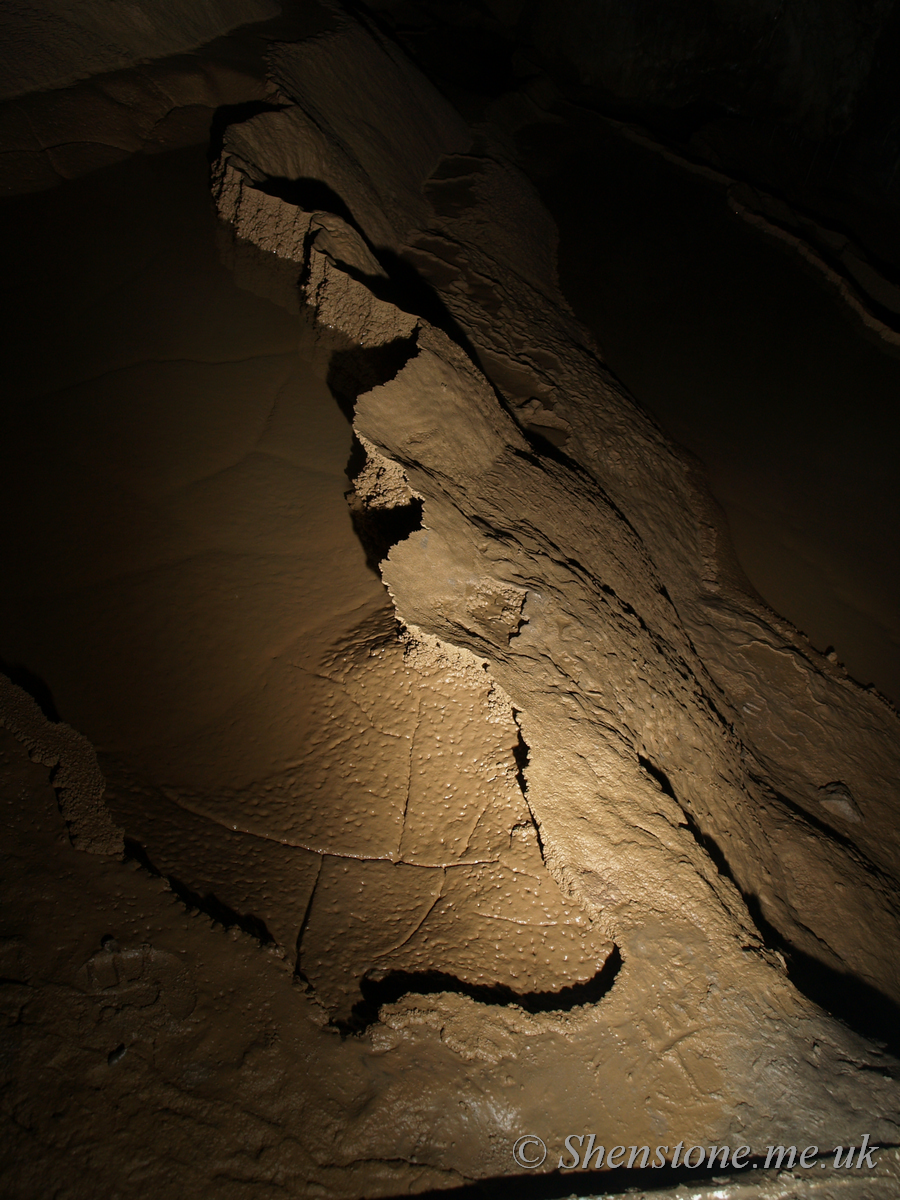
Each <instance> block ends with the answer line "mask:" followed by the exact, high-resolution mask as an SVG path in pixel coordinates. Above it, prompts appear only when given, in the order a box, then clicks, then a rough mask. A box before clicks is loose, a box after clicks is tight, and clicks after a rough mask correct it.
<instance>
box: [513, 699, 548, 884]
mask: <svg viewBox="0 0 900 1200" xmlns="http://www.w3.org/2000/svg"><path fill="white" fill-rule="evenodd" d="M512 715H513V720H514V721H515V723H516V744H515V745H514V746H513V758H514V759H515V762H516V783H517V784H518V785H519V791H520V792H521V793H522V799H523V800H524V801H525V806H526V808H527V809H528V815H529V816H530V817H531V824H532V825H533V826H534V834H535V837H536V838H537V844H538V850H539V851H540V853H541V861H542V862H544V863H546V861H547V856H546V854H545V853H544V840H543V838H542V837H541V827H540V825H539V824H538V822H537V818H536V817H535V815H534V811H533V809H532V807H531V804H530V803H529V801H528V780H527V779H526V777H525V772H526V771H527V769H528V761H529V758H530V756H531V751H530V749H529V746H528V743H527V742H526V741H525V738H524V737H523V736H522V726H521V725H520V724H519V715H520V714H519V710H518V709H517V708H514V709H513V710H512Z"/></svg>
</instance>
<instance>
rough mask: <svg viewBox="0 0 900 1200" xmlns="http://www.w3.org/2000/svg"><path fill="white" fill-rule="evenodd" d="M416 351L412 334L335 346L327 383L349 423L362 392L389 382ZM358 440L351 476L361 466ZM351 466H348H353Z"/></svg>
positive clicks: (416, 346) (350, 470) (352, 458)
mask: <svg viewBox="0 0 900 1200" xmlns="http://www.w3.org/2000/svg"><path fill="white" fill-rule="evenodd" d="M417 352H418V345H417V341H416V337H415V335H413V336H412V337H409V338H397V339H395V340H394V341H393V342H386V343H385V345H383V346H369V347H362V346H351V347H349V348H347V349H346V350H335V351H334V352H333V353H332V355H331V360H330V362H329V365H328V377H327V383H328V387H329V388H330V389H331V394H332V395H333V396H334V398H335V400H336V401H337V405H338V407H339V408H340V410H341V412H342V413H343V414H344V416H345V417H346V418H347V420H348V421H349V422H350V423H351V424H352V422H353V412H354V409H355V407H356V401H357V400H358V399H359V397H360V396H361V395H363V393H364V392H369V391H371V390H372V388H375V387H380V386H381V385H382V384H385V383H388V382H390V380H392V379H394V378H395V377H396V376H397V375H398V374H399V373H400V371H402V370H403V368H404V367H405V366H406V364H407V363H408V362H409V361H410V359H411V358H414V357H415V355H416V354H417ZM358 447H359V442H358V441H355V442H354V451H353V453H351V456H350V464H349V465H348V468H347V474H348V475H349V476H350V478H351V479H352V478H353V476H354V474H356V472H357V471H358V469H359V467H361V466H362V460H361V459H360V458H359V453H360V451H359V450H358ZM354 467H355V470H354V469H351V468H354Z"/></svg>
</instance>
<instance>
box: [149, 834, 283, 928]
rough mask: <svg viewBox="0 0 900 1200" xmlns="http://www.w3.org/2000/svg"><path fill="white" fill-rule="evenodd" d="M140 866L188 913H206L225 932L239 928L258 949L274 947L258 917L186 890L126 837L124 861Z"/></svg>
mask: <svg viewBox="0 0 900 1200" xmlns="http://www.w3.org/2000/svg"><path fill="white" fill-rule="evenodd" d="M129 859H130V860H131V861H132V862H137V863H140V865H141V866H142V867H143V868H144V869H145V870H146V871H149V872H150V874H151V875H155V876H156V877H157V878H158V879H165V881H166V883H167V884H168V885H169V887H170V888H171V889H172V891H173V892H174V893H175V895H176V896H177V897H178V899H179V900H180V901H181V902H182V904H184V905H185V906H186V907H187V908H188V909H189V910H190V911H197V912H202V913H205V914H206V915H207V916H208V917H210V918H211V919H212V920H213V921H215V922H216V923H217V924H218V925H221V926H222V927H223V928H224V929H235V928H237V929H240V930H242V931H243V932H244V933H247V934H249V935H250V937H252V938H255V939H256V940H257V941H258V942H259V943H260V945H261V946H271V945H274V943H275V939H274V938H273V937H272V935H271V933H270V932H269V930H268V928H267V926H266V923H265V921H264V920H263V919H262V918H261V917H257V916H254V915H253V913H239V912H237V911H236V910H235V909H233V908H231V907H230V905H228V904H225V903H224V902H223V901H222V900H220V899H219V897H218V896H216V895H214V894H213V893H212V892H207V893H206V894H205V895H201V894H200V893H199V892H195V891H194V890H193V889H192V888H190V887H188V885H187V884H186V883H183V882H182V881H181V880H180V879H178V878H177V877H176V876H174V875H166V874H165V873H164V872H163V871H161V870H159V868H158V867H157V866H156V865H155V864H154V863H153V861H152V860H151V858H150V856H149V854H148V853H147V849H146V847H145V846H143V845H142V844H141V843H140V842H139V841H137V840H136V839H135V838H130V837H126V838H125V860H126V862H127V861H128V860H129Z"/></svg>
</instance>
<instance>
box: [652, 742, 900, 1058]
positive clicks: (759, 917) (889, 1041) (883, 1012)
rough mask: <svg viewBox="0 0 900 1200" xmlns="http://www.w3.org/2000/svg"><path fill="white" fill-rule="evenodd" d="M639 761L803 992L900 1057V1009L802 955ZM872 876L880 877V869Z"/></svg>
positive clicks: (657, 772)
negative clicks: (737, 895)
mask: <svg viewBox="0 0 900 1200" xmlns="http://www.w3.org/2000/svg"><path fill="white" fill-rule="evenodd" d="M638 762H639V763H640V765H641V767H643V769H644V770H645V771H646V772H647V773H648V775H650V776H651V777H652V778H653V779H655V780H656V782H657V783H658V784H659V786H660V789H661V790H662V791H663V792H664V794H665V795H667V796H669V797H670V798H671V799H672V800H674V801H675V803H676V804H677V805H678V807H679V808H680V809H681V812H682V814H683V816H684V820H685V823H686V825H687V828H688V830H689V831H690V833H691V835H692V836H693V838H694V840H695V841H696V842H697V844H698V846H700V847H701V848H702V849H703V850H704V851H705V852H706V853H707V854H708V855H709V857H710V859H711V860H712V862H713V864H714V865H715V867H716V870H717V871H718V872H719V874H720V875H722V876H724V877H725V878H726V879H728V880H730V881H731V883H733V884H734V886H735V887H736V888H737V890H738V891H739V892H740V894H741V897H742V899H743V901H744V903H745V904H746V906H747V910H748V912H749V913H750V917H751V918H752V920H753V923H754V925H755V926H756V928H757V930H758V931H759V934H760V937H761V938H762V940H763V943H764V944H765V946H766V948H767V949H769V950H774V951H776V952H777V953H779V954H780V955H781V956H782V958H783V959H784V962H785V967H786V970H787V974H788V978H789V979H790V981H791V983H792V984H793V985H794V987H795V988H796V989H797V991H798V992H801V993H802V994H803V995H804V996H806V998H807V999H808V1000H811V1001H812V1002H813V1004H817V1005H818V1006H819V1007H820V1008H822V1009H824V1010H825V1011H826V1012H827V1013H829V1015H830V1016H832V1017H834V1018H835V1019H836V1020H838V1021H841V1022H842V1023H843V1024H844V1025H846V1026H848V1027H849V1028H850V1029H852V1030H853V1031H854V1032H855V1033H858V1034H859V1035H860V1036H862V1037H864V1038H867V1039H868V1040H869V1041H872V1042H875V1043H876V1044H877V1045H880V1046H882V1047H883V1048H884V1049H885V1050H886V1051H887V1052H888V1053H889V1054H890V1055H892V1056H894V1057H896V1058H900V1005H898V1004H897V1003H896V1001H894V1000H892V999H891V998H890V997H889V996H886V995H885V994H884V993H883V992H881V991H880V990H879V989H878V988H876V987H873V985H872V984H869V983H866V982H865V980H862V979H859V978H858V977H857V976H855V975H852V974H850V973H849V972H847V971H840V970H837V969H836V968H834V967H830V966H828V965H827V964H825V963H823V962H821V961H820V960H819V959H817V958H815V957H814V956H813V955H811V954H808V953H807V952H806V951H804V950H800V949H799V948H798V947H796V946H795V945H794V944H793V943H792V942H791V941H790V939H789V938H787V937H786V936H785V935H784V934H782V933H781V932H779V930H778V929H776V928H775V926H774V925H772V924H771V922H770V921H768V920H767V919H766V917H765V916H764V915H763V912H762V905H761V903H760V900H759V897H758V896H757V895H756V893H755V892H752V891H748V890H746V889H745V888H743V887H741V885H740V884H739V883H738V881H737V880H736V879H735V877H734V875H733V873H732V871H731V867H730V866H729V863H728V859H727V858H726V856H725V854H724V852H723V850H722V848H721V846H720V845H719V844H718V842H717V841H716V840H715V839H714V838H713V837H711V836H710V835H709V834H707V833H704V832H703V830H702V829H701V828H700V826H699V824H698V823H697V821H696V819H695V818H694V816H693V815H692V814H691V813H690V812H689V810H688V809H687V808H686V806H685V804H684V803H683V802H682V801H681V800H679V798H678V796H677V795H676V793H675V789H674V788H673V787H672V783H671V781H670V779H669V777H668V776H667V775H666V773H665V772H664V771H663V770H662V769H661V768H660V767H658V766H657V765H656V764H655V763H653V762H651V760H650V759H648V758H645V757H644V756H643V755H638ZM751 778H752V776H751ZM754 782H755V783H759V784H760V786H762V787H764V788H765V790H766V791H768V792H769V793H770V794H771V795H773V796H775V797H776V798H777V799H779V800H781V801H782V802H783V803H785V805H786V806H787V807H788V808H789V809H790V810H791V811H792V812H794V813H795V814H796V815H798V816H800V817H802V818H804V819H808V820H809V821H810V823H811V824H812V825H813V827H814V828H817V829H819V832H821V833H823V834H826V835H828V836H830V837H838V839H839V840H840V841H841V842H842V843H843V844H844V845H845V847H846V848H848V849H850V850H851V851H853V852H854V854H855V855H857V856H859V851H858V850H857V848H856V847H855V846H854V845H853V843H852V842H850V840H849V839H844V838H841V837H840V835H836V834H835V833H834V831H833V830H832V829H830V827H829V826H827V825H825V823H824V822H816V820H815V818H812V817H809V816H808V814H807V813H806V811H805V810H804V809H801V808H800V807H799V806H798V805H795V804H792V803H791V801H789V800H787V799H786V798H785V797H782V796H780V795H779V793H777V792H773V790H772V789H771V788H770V787H768V786H767V785H765V784H761V783H760V781H758V780H755V779H754ZM820 826H821V828H820ZM872 873H875V868H874V867H873V868H872Z"/></svg>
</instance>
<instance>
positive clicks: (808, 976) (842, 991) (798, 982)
mask: <svg viewBox="0 0 900 1200" xmlns="http://www.w3.org/2000/svg"><path fill="white" fill-rule="evenodd" d="M742 895H743V897H744V902H745V903H746V905H747V908H748V909H749V911H750V915H751V917H752V918H753V921H754V923H755V924H756V927H757V929H758V930H759V931H760V933H761V934H762V936H763V938H764V939H765V942H766V945H767V946H769V947H771V948H772V949H773V950H777V951H778V953H779V954H781V956H782V958H783V959H784V962H785V967H786V969H787V973H788V978H789V979H790V981H791V983H792V984H793V985H794V987H795V988H796V989H797V991H798V992H802V993H803V995H804V996H806V997H807V999H809V1000H812V1002H813V1003H814V1004H817V1005H818V1006H819V1007H820V1008H822V1009H824V1010H825V1012H827V1013H828V1014H829V1015H830V1016H832V1017H834V1018H835V1020H837V1021H840V1022H841V1023H842V1024H844V1025H846V1026H847V1027H848V1028H849V1029H852V1030H853V1032H854V1033H858V1034H859V1035H860V1036H861V1037H864V1038H866V1039H867V1040H868V1041H870V1042H874V1043H875V1045H876V1046H878V1047H879V1048H881V1049H882V1050H884V1051H885V1052H886V1053H887V1054H888V1055H890V1056H891V1058H893V1059H900V1004H897V1002H896V1001H895V1000H892V999H891V997H890V996H886V995H885V994H884V992H882V991H880V990H879V989H878V988H876V987H874V986H873V985H872V984H870V983H866V982H865V980H863V979H859V978H858V977H857V976H855V975H851V974H850V973H849V972H848V971H840V970H837V969H836V968H835V967H829V966H828V965H827V964H825V963H823V962H820V961H819V959H817V958H815V957H814V956H813V955H811V954H807V953H806V951H804V950H800V949H798V948H797V947H796V946H794V945H793V944H792V943H791V942H790V941H789V940H788V939H787V938H786V937H784V936H783V935H782V934H780V933H779V932H778V930H777V929H776V928H775V927H774V926H773V925H771V924H770V923H769V922H768V921H767V920H766V918H765V917H764V916H763V913H762V906H761V904H760V902H759V897H758V896H756V895H755V894H754V893H749V894H748V893H742ZM889 1065H891V1064H888V1063H885V1064H884V1068H883V1069H884V1071H885V1072H886V1073H889V1074H892V1075H893V1073H894V1072H893V1071H889ZM893 1065H894V1067H895V1066H896V1064H893ZM867 1069H869V1070H878V1069H879V1068H878V1067H873V1066H869V1067H868V1068H867Z"/></svg>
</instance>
